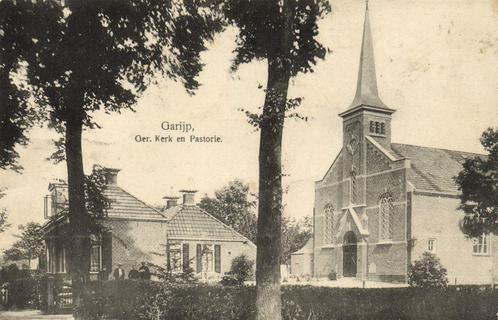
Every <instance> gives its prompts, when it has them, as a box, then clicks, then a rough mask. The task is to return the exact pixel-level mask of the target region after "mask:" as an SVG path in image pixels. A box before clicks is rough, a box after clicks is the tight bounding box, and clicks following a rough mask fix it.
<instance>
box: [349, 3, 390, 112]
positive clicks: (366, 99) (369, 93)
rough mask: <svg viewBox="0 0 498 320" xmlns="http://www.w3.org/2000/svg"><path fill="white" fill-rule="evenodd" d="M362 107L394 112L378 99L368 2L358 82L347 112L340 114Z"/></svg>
mask: <svg viewBox="0 0 498 320" xmlns="http://www.w3.org/2000/svg"><path fill="white" fill-rule="evenodd" d="M362 106H366V107H371V108H374V109H377V110H379V111H385V112H389V113H393V112H394V110H393V109H390V108H388V107H387V106H386V105H385V104H384V102H382V100H381V99H380V97H379V91H378V89H377V75H376V72H375V57H374V49H373V40H372V31H371V29H370V18H369V12H368V2H367V5H366V10H365V21H364V25H363V39H362V44H361V53H360V66H359V69H358V82H357V86H356V94H355V97H354V99H353V102H352V103H351V105H350V107H349V108H348V110H346V111H345V112H343V113H341V114H340V115H341V116H345V115H347V114H349V113H351V112H352V111H354V110H357V109H360V108H362Z"/></svg>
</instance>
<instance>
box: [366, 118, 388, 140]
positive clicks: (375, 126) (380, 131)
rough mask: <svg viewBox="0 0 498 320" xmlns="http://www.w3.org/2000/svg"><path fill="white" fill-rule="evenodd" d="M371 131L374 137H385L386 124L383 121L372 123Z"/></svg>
mask: <svg viewBox="0 0 498 320" xmlns="http://www.w3.org/2000/svg"><path fill="white" fill-rule="evenodd" d="M369 131H370V134H372V135H379V136H385V135H386V123H385V122H382V121H370V126H369Z"/></svg>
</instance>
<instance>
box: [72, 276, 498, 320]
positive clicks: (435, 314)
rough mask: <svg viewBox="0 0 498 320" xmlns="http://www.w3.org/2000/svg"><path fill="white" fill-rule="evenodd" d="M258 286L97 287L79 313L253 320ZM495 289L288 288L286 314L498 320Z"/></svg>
mask: <svg viewBox="0 0 498 320" xmlns="http://www.w3.org/2000/svg"><path fill="white" fill-rule="evenodd" d="M254 302H255V287H248V286H245V287H223V286H217V285H201V284H196V285H188V286H185V285H183V286H171V285H161V284H160V283H157V282H151V281H133V280H124V281H107V282H95V283H91V285H90V286H89V287H88V290H87V292H86V294H85V296H84V299H83V304H82V306H81V308H80V309H79V310H77V315H78V316H79V317H80V318H81V319H84V320H90V319H92V320H93V319H122V320H127V319H167V320H177V319H178V320H179V319H187V320H189V319H191V320H194V319H206V320H209V319H213V320H214V319H217V320H218V319H220V320H239V319H253V318H254V314H255V304H254ZM497 302H498V291H495V290H492V289H491V288H474V287H469V288H456V287H449V288H444V289H421V288H382V289H359V288H324V287H311V286H283V287H282V314H283V318H284V319H285V320H294V319H296V320H297V319H304V320H308V319H327V320H328V319H387V320H390V319H393V320H394V319H399V320H403V319H410V320H416V319H496V314H497V311H498V303H497Z"/></svg>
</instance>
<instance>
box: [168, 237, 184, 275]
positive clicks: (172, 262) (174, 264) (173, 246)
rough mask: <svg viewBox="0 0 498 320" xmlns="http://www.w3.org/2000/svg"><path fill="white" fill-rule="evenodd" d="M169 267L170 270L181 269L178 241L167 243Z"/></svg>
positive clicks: (180, 248) (176, 270)
mask: <svg viewBox="0 0 498 320" xmlns="http://www.w3.org/2000/svg"><path fill="white" fill-rule="evenodd" d="M169 267H170V270H171V271H172V272H181V271H182V247H181V244H180V243H179V242H172V243H170V244H169Z"/></svg>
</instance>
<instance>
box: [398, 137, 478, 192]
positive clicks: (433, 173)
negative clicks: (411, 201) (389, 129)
mask: <svg viewBox="0 0 498 320" xmlns="http://www.w3.org/2000/svg"><path fill="white" fill-rule="evenodd" d="M391 150H392V151H393V152H394V154H395V155H396V156H398V157H404V158H409V159H410V162H411V169H412V170H411V176H410V182H411V183H412V184H413V186H414V187H415V188H416V189H418V190H426V191H435V192H442V193H458V187H457V185H456V183H455V180H454V177H455V176H457V175H458V173H459V172H460V171H461V170H462V163H463V162H464V161H465V159H468V158H474V157H485V156H484V155H481V154H477V153H470V152H463V151H454V150H446V149H438V148H430V147H421V146H414V145H408V144H399V143H392V144H391Z"/></svg>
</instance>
